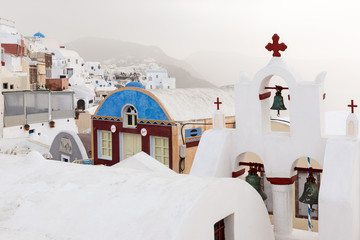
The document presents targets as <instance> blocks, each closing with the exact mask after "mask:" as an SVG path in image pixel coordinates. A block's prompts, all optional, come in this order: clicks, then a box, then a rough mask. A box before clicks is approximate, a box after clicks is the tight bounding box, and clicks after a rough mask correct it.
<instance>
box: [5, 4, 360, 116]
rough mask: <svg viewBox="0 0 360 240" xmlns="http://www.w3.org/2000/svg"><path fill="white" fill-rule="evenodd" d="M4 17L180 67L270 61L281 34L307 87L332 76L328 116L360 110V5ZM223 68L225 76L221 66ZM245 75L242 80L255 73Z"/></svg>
mask: <svg viewBox="0 0 360 240" xmlns="http://www.w3.org/2000/svg"><path fill="white" fill-rule="evenodd" d="M0 17H3V18H8V19H12V20H14V21H16V26H17V29H18V31H19V32H21V33H23V34H24V35H32V34H34V33H35V32H38V31H40V32H42V33H44V34H45V35H46V36H47V37H50V38H58V39H60V40H61V41H62V42H64V43H66V42H68V41H71V40H75V39H78V38H81V37H87V36H100V37H104V38H112V39H120V40H124V41H131V42H137V43H142V44H146V45H156V46H158V47H160V48H161V49H163V50H164V51H165V52H166V53H167V54H168V55H170V56H172V57H176V58H179V59H183V58H186V57H188V56H189V55H191V54H192V53H194V52H199V51H215V52H232V53H233V52H239V53H242V54H245V55H248V56H253V57H262V58H264V57H266V58H269V59H270V58H271V54H270V53H267V51H266V50H265V49H264V46H265V45H266V43H267V42H269V41H271V36H272V35H273V34H274V33H278V34H279V35H280V41H281V42H282V41H284V42H285V43H286V44H287V45H288V49H287V50H286V52H285V53H284V54H283V57H284V58H286V59H287V61H288V63H290V64H291V65H292V66H293V67H294V68H295V69H296V70H298V71H299V72H300V74H301V75H302V76H305V77H303V79H305V80H314V79H315V76H316V75H317V74H318V73H319V72H320V71H322V70H327V71H328V75H327V78H326V82H325V88H326V89H327V90H328V92H327V93H328V95H327V96H328V100H327V101H328V102H327V104H328V105H327V109H346V105H347V104H348V102H349V100H350V99H351V98H353V99H355V101H357V102H360V74H359V71H358V69H360V26H359V25H360V1H358V0H356V1H355V0H354V1H352V0H342V1H340V0H337V1H334V0H301V1H291V0H248V1H243V0H126V1H125V0H96V1H94V0H87V1H82V0H81V1H77V0H60V1H51V0H17V1H13V0H3V1H2V4H1V7H0ZM292 60H294V61H293V62H292ZM266 61H267V60H266ZM296 62H300V64H296ZM223 64H224V63H223ZM261 64H263V63H261ZM262 66H263V65H261V66H259V67H262ZM216 67H218V68H219V71H222V63H221V62H219V63H218V64H217V65H216ZM255 67H256V69H258V66H255ZM237 68H238V70H237V69H236V70H235V71H236V74H237V71H239V72H240V71H241V70H244V71H247V72H249V69H248V67H247V66H245V65H242V66H238V67H237ZM244 68H245V69H244ZM212 70H214V69H212ZM253 73H254V72H252V74H253ZM226 81H227V82H229V83H230V82H231V83H234V82H236V81H237V77H236V76H235V77H232V78H231V79H225V81H224V82H226ZM329 106H330V107H329Z"/></svg>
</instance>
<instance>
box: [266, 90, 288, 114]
mask: <svg viewBox="0 0 360 240" xmlns="http://www.w3.org/2000/svg"><path fill="white" fill-rule="evenodd" d="M270 109H272V110H277V111H278V113H277V115H278V116H280V110H287V108H286V107H285V105H284V99H283V97H282V96H281V91H276V95H275V97H274V103H273V105H272V107H271V108H270Z"/></svg>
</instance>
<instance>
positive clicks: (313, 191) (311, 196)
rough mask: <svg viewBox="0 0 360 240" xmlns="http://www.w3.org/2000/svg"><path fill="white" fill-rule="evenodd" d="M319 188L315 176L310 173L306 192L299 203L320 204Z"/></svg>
mask: <svg viewBox="0 0 360 240" xmlns="http://www.w3.org/2000/svg"><path fill="white" fill-rule="evenodd" d="M318 197H319V188H318V185H317V184H316V182H315V178H314V176H313V175H312V174H311V173H310V174H309V176H308V177H307V179H306V182H305V184H304V192H303V194H302V195H301V197H300V198H299V201H300V202H302V203H306V204H310V205H312V204H318Z"/></svg>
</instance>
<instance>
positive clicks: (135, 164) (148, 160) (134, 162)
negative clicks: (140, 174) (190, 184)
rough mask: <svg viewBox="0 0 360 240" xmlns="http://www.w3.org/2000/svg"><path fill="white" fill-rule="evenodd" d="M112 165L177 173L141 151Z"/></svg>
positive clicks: (114, 166)
mask: <svg viewBox="0 0 360 240" xmlns="http://www.w3.org/2000/svg"><path fill="white" fill-rule="evenodd" d="M112 167H113V168H130V169H134V170H141V171H149V172H161V173H168V174H175V172H174V171H173V170H171V169H170V168H168V167H167V166H165V165H164V164H162V163H160V162H159V161H158V160H156V159H154V158H153V157H151V156H150V155H148V154H146V153H144V152H139V153H137V154H135V155H133V156H131V157H128V158H126V159H124V160H122V161H120V162H119V163H117V164H115V165H113V166H112Z"/></svg>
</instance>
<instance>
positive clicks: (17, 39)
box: [0, 18, 30, 91]
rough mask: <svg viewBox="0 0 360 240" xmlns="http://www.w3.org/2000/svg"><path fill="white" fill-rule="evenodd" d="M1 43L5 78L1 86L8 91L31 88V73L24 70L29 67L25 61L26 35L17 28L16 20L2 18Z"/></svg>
mask: <svg viewBox="0 0 360 240" xmlns="http://www.w3.org/2000/svg"><path fill="white" fill-rule="evenodd" d="M0 43H1V66H2V71H1V75H2V80H3V81H2V83H1V86H0V87H1V88H2V89H3V90H6V91H15V90H17V91H18V90H26V89H30V85H29V75H28V74H27V73H26V72H24V67H25V69H26V68H28V67H29V64H28V63H27V62H26V61H23V57H24V56H25V55H26V47H25V43H24V37H23V36H22V35H21V34H20V33H18V31H17V30H16V27H15V22H13V21H11V20H7V19H3V18H1V19H0ZM23 65H24V66H23Z"/></svg>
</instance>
